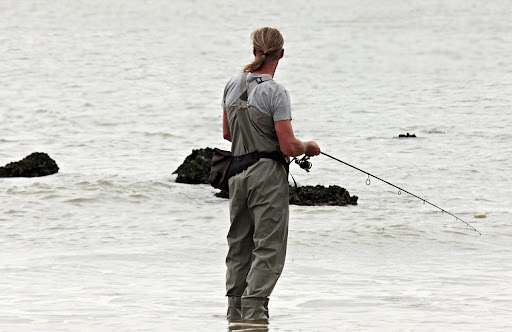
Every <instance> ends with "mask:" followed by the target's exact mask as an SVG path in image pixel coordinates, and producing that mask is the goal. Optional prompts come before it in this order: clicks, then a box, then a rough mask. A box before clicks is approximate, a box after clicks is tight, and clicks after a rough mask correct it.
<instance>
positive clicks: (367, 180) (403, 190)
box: [320, 152, 482, 235]
mask: <svg viewBox="0 0 512 332" xmlns="http://www.w3.org/2000/svg"><path fill="white" fill-rule="evenodd" d="M320 153H321V154H323V155H324V156H327V157H329V158H331V159H334V160H336V161H339V162H340V163H342V164H345V165H347V166H349V167H352V168H354V169H357V170H358V171H360V172H363V173H365V174H366V175H368V178H367V179H366V185H368V186H369V185H370V183H371V180H370V177H373V178H375V179H377V180H380V181H382V182H384V183H386V184H389V185H390V186H393V187H395V188H397V189H398V195H401V194H402V192H404V193H407V194H409V195H411V196H413V197H416V198H417V199H419V200H421V201H423V204H425V203H428V204H430V205H432V206H433V207H435V208H437V209H439V210H441V211H442V212H444V213H447V214H449V215H450V216H452V217H454V218H455V219H456V220H460V221H462V222H463V223H465V224H466V226H468V227H470V228H472V229H473V230H474V231H475V232H477V233H478V234H479V235H482V233H480V232H479V231H478V230H477V229H476V228H475V227H473V226H471V225H470V224H469V223H467V222H466V221H464V220H462V219H461V218H460V217H457V216H456V215H454V214H453V213H450V212H448V211H446V210H445V209H443V208H441V207H439V206H437V205H435V204H433V203H430V202H429V201H427V200H426V199H424V198H421V197H419V196H417V195H415V194H413V193H411V192H409V191H407V190H405V189H403V188H400V187H398V186H395V185H394V184H392V183H390V182H388V181H386V180H383V179H381V178H379V177H378V176H375V175H373V174H371V173H368V172H367V171H364V170H362V169H360V168H358V167H355V166H352V165H350V164H349V163H346V162H344V161H343V160H340V159H338V158H336V157H333V156H331V155H328V154H327V153H325V152H320Z"/></svg>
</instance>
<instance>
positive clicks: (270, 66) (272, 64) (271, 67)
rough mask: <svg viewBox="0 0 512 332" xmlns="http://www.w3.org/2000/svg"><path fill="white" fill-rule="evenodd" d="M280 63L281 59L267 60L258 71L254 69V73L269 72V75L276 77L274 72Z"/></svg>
mask: <svg viewBox="0 0 512 332" xmlns="http://www.w3.org/2000/svg"><path fill="white" fill-rule="evenodd" d="M278 63H279V61H269V62H266V63H265V64H264V65H263V67H261V68H260V69H258V70H256V71H253V72H252V73H253V74H259V75H262V74H268V75H270V76H272V77H274V74H275V72H276V69H277V64H278Z"/></svg>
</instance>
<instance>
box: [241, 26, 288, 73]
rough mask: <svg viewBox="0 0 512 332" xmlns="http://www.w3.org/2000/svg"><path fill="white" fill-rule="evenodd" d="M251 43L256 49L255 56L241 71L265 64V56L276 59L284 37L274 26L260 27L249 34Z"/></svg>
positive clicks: (254, 68) (254, 69) (251, 70)
mask: <svg viewBox="0 0 512 332" xmlns="http://www.w3.org/2000/svg"><path fill="white" fill-rule="evenodd" d="M251 38H252V43H253V46H254V48H255V49H256V54H255V56H256V58H255V59H254V61H253V62H251V63H250V64H248V65H246V66H245V67H244V68H243V71H249V72H253V71H257V70H258V69H260V68H261V67H263V65H264V64H265V60H266V59H267V58H269V57H270V58H271V59H276V58H277V57H278V56H279V53H280V52H281V50H282V49H283V45H284V39H283V36H282V35H281V33H280V32H279V30H277V29H274V28H268V27H264V28H260V29H258V30H256V31H254V32H253V33H252V34H251Z"/></svg>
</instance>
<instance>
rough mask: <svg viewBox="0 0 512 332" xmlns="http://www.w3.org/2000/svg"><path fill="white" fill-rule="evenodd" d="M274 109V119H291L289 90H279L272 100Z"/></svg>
mask: <svg viewBox="0 0 512 332" xmlns="http://www.w3.org/2000/svg"><path fill="white" fill-rule="evenodd" d="M272 109H273V110H274V112H273V119H274V121H282V120H291V119H292V107H291V102H290V95H289V94H288V91H286V90H283V91H281V92H279V93H278V94H277V95H275V97H274V98H273V100H272Z"/></svg>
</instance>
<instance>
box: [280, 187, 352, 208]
mask: <svg viewBox="0 0 512 332" xmlns="http://www.w3.org/2000/svg"><path fill="white" fill-rule="evenodd" d="M357 199H358V197H357V196H350V194H349V192H348V191H347V190H345V188H342V187H340V186H336V185H334V186H329V187H327V188H326V187H324V186H320V185H317V186H304V187H297V189H295V187H291V186H290V204H295V205H338V206H344V205H357Z"/></svg>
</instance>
